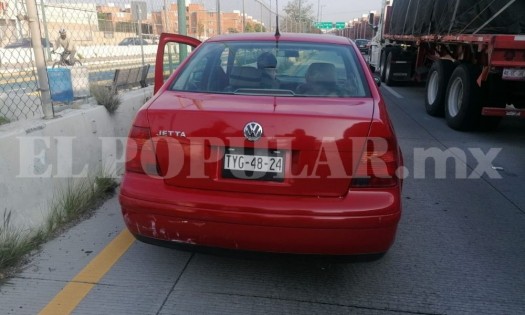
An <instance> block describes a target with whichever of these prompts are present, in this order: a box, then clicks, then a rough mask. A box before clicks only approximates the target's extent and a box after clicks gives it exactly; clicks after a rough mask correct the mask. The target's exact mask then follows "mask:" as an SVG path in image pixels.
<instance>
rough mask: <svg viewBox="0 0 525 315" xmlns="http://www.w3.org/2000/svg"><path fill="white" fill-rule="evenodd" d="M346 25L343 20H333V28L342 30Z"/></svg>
mask: <svg viewBox="0 0 525 315" xmlns="http://www.w3.org/2000/svg"><path fill="white" fill-rule="evenodd" d="M345 27H346V23H345V22H335V28H337V29H338V30H342V29H344V28H345Z"/></svg>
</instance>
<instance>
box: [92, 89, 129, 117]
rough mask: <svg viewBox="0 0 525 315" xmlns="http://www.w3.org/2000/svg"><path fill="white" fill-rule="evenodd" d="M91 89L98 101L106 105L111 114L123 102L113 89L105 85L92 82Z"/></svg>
mask: <svg viewBox="0 0 525 315" xmlns="http://www.w3.org/2000/svg"><path fill="white" fill-rule="evenodd" d="M90 90H91V94H92V95H93V97H95V100H96V101H97V103H98V104H100V105H104V106H105V107H106V109H107V110H108V112H109V113H110V114H113V113H114V112H115V111H116V110H117V109H118V108H119V106H120V104H121V102H122V101H121V100H120V97H119V96H118V94H115V93H113V92H112V91H111V89H108V88H107V87H105V86H101V85H97V84H92V85H91V86H90Z"/></svg>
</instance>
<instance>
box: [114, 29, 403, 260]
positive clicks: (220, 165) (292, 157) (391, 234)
mask: <svg viewBox="0 0 525 315" xmlns="http://www.w3.org/2000/svg"><path fill="white" fill-rule="evenodd" d="M172 41H176V42H184V43H186V44H189V43H190V44H193V45H195V46H196V45H198V42H196V40H194V39H190V38H187V37H184V36H180V35H172V34H163V35H162V36H161V38H160V44H159V54H158V58H157V61H158V62H162V60H163V57H162V54H161V50H162V51H163V50H164V49H163V45H165V43H168V42H172ZM276 41H278V43H277V44H278V46H277V48H273V47H272V46H271V45H274V43H275V42H276ZM225 42H227V43H228V45H229V46H228V47H230V48H229V51H230V54H233V55H234V56H231V58H229V59H228V62H233V60H234V59H235V58H237V56H236V55H235V54H239V56H241V57H242V58H240V57H239V59H235V60H237V61H236V62H238V60H247V61H246V65H245V66H249V65H250V64H251V62H252V60H251V59H250V58H252V57H251V55H250V54H249V53H250V52H251V50H249V49H248V48H247V49H246V51H245V52H243V53H244V54H243V53H241V51H242V49H243V46H242V45H243V43H245V42H247V43H249V44H250V45H252V46H253V45H255V49H257V44H258V43H262V44H261V45H262V46H261V47H262V48H261V50H268V49H269V48H268V47H270V48H272V49H273V50H272V51H273V52H275V54H276V55H279V49H281V50H282V49H285V50H286V47H292V46H286V44H287V43H294V45H296V46H297V47H304V48H303V49H304V51H303V50H300V52H301V53H299V54H292V53H289V54H288V55H287V54H284V56H286V58H288V57H289V56H293V57H292V58H289V59H288V61H289V62H290V63H293V66H296V69H297V73H300V72H301V71H300V70H301V69H303V70H304V68H301V67H302V66H303V65H302V64H301V60H307V62H308V63H310V64H311V63H314V62H319V61H320V60H321V59H322V58H323V56H325V57H326V56H328V55H329V53H330V52H331V51H330V50H327V52H324V51H322V49H317V50H321V53H320V54H319V55H316V56H314V57H312V59H315V60H314V61H308V58H310V57H304V55H308V54H307V53H311V54H313V52H315V51H317V50H316V49H312V50H311V51H310V50H308V47H309V45H310V44H312V45H314V44H315V45H318V44H326V43H328V44H330V45H334V47H336V46H337V49H339V50H338V51H339V52H341V51H343V53H342V56H345V57H344V58H347V56H351V57H349V58H350V59H351V60H350V59H349V60H346V59H344V68H343V70H344V71H342V72H341V71H340V70H341V67H340V65H339V68H338V69H339V70H338V74H337V76H338V80H337V84H336V85H337V86H338V87H342V89H343V90H344V92H341V93H339V92H338V93H339V94H333V93H332V94H326V96H323V95H310V94H307V95H300V94H297V93H298V92H296V93H294V91H298V90H295V89H292V88H291V86H294V84H298V85H300V84H301V83H304V82H303V80H304V79H303V77H302V76H299V75H298V76H293V77H292V76H291V75H287V76H283V77H282V78H281V81H280V84H281V87H282V86H286V88H282V89H281V87H280V90H278V91H274V90H265V89H259V88H257V89H253V88H249V89H244V90H243V89H242V88H240V89H237V90H235V91H234V92H232V90H231V89H225V90H224V91H222V90H221V91H220V92H214V91H208V90H206V91H201V90H202V89H201V86H200V85H199V87H194V85H196V84H202V85H204V83H202V82H203V81H206V78H205V77H203V78H201V77H199V78H198V79H196V80H195V82H193V83H192V84H193V85H190V88H188V89H187V90H186V88H181V87H182V86H183V85H182V84H179V83H178V82H185V81H183V77H184V71H189V70H188V69H196V67H197V66H195V65H192V62H191V60H192V58H199V53H200V52H199V50H201V49H203V51H205V49H206V48H203V47H204V46H205V45H209V46H208V49H211V48H209V47H212V48H213V47H215V48H217V47H219V48H220V44H221V43H225ZM213 43H216V44H218V45H216V46H211V45H213ZM235 45H239V46H238V47H240V48H238V50H236V49H237V48H235ZM264 45H267V46H264ZM268 45H270V46H268ZM283 47H284V48H283ZM316 47H317V46H316ZM319 47H321V48H322V47H323V46H319ZM326 47H329V46H326ZM299 49H300V48H299ZM345 49H348V53H347V52H345V51H344V50H345ZM210 51H212V50H210ZM232 51H233V53H232ZM323 54H324V55H323ZM159 56H160V57H159ZM330 56H331V55H330ZM336 56H338V55H336ZM201 57H202V53H201ZM210 59H213V58H211V57H210V58H208V59H204V60H210ZM326 59H328V58H326ZM290 60H292V61H290ZM321 61H323V62H324V63H330V62H333V63H334V64H336V66H337V61H331V60H328V62H325V60H321ZM350 61H351V62H353V63H351V62H350ZM207 62H208V61H207ZM282 62H283V63H284V61H282ZM294 62H295V63H294ZM201 64H202V62H201ZM341 64H342V63H341ZM293 66H292V70H293ZM160 67H162V64H161V65H160ZM192 67H193V68H192ZM222 68H223V69H226V71H225V74H226V75H229V76H230V79H229V82H230V83H231V82H234V81H233V79H232V77H233V70H230V69H231V68H232V67H230V66H222ZM156 69H157V70H158V69H159V64H157V65H156ZM160 69H162V68H160ZM287 69H290V67H288V68H287ZM327 69H328V68H327ZM348 69H353V70H352V71H355V73H354V72H352V71H350V70H348ZM203 71H204V72H205V71H206V70H203ZM230 71H232V72H231V73H230ZM190 73H193V72H190ZM307 75H308V74H307ZM341 75H343V77H344V78H346V77H348V78H353V79H355V80H356V81H359V80H361V81H359V82H360V84H357V86H358V88H356V89H354V90H355V91H360V92H355V93H357V94H356V95H355V96H354V95H351V94H349V93H350V92H348V91H350V89H349V88H348V89H347V88H346V85H347V84H348V85H350V84H354V83H353V82H350V81H352V80H350V79H348V80H346V79H345V80H341V78H340V77H341ZM159 77H160V78H156V82H155V84H156V88H155V89H156V90H157V91H158V92H157V93H156V95H155V96H154V97H153V98H152V99H151V100H150V101H149V102H148V103H147V104H145V105H144V106H143V107H142V108H141V110H140V111H139V112H138V113H137V117H136V118H135V121H134V123H133V127H132V130H131V132H130V137H129V140H128V146H127V160H128V162H127V164H126V173H125V175H124V178H123V182H122V187H121V191H120V203H121V206H122V212H123V215H124V219H125V222H126V225H127V227H128V228H129V230H130V231H131V232H132V233H133V234H134V235H136V236H137V237H138V238H140V239H151V240H159V241H166V242H172V243H183V244H191V245H197V246H207V247H219V248H227V249H242V250H253V251H264V252H281V253H302V254H331V255H348V254H371V253H384V252H386V251H387V250H388V249H389V247H390V246H391V245H392V243H393V241H394V238H395V234H396V229H397V224H398V221H399V219H400V216H401V199H400V194H401V186H402V180H401V179H400V178H399V177H398V176H397V175H398V173H397V171H398V169H399V168H400V167H401V166H402V156H401V152H400V149H399V146H398V144H397V141H396V137H395V134H394V131H393V128H392V126H391V123H390V120H389V118H388V113H387V111H386V107H385V104H384V101H383V99H382V96H381V94H380V92H379V90H378V88H377V86H376V84H375V82H374V79H373V77H372V75H371V73H370V71H369V70H368V68H367V65H366V62H365V60H364V59H363V57H362V56H361V54H360V53H359V51H358V49H357V47H356V46H355V45H354V44H353V43H351V42H350V41H349V40H347V39H345V38H340V37H335V36H325V35H305V34H283V35H282V36H280V37H275V36H273V35H271V34H257V35H251V34H240V35H223V36H218V37H216V38H213V39H211V40H209V41H208V42H206V43H205V44H203V45H200V46H199V47H197V49H196V50H195V51H193V52H192V53H191V54H190V56H189V57H188V58H187V59H186V60H185V61H184V62H183V63H182V64H181V65H180V66H179V68H178V69H177V70H176V71H175V72H174V73H173V74H172V75H171V76H170V77H169V78H168V79H167V81H166V82H165V83H164V84H163V82H162V76H159ZM356 78H357V79H356ZM177 80H178V81H177ZM187 80H190V79H187ZM285 80H287V81H285ZM188 82H189V81H188ZM211 83H213V84H215V83H217V82H215V81H212V82H211ZM307 83H308V80H307ZM161 84H163V85H162V87H161V86H160V85H161ZM177 84H179V85H177ZM187 85H188V84H186V85H184V86H187ZM199 89H201V90H199ZM354 90H352V91H354ZM327 93H328V92H327ZM249 122H256V123H258V124H259V125H260V126H261V127H262V128H264V131H263V133H262V136H261V138H260V139H258V140H256V141H252V140H248V136H247V135H246V131H245V128H246V126H247V124H248V123H249ZM231 152H241V153H231ZM258 152H259V153H258ZM260 152H263V153H260ZM252 154H256V155H258V156H259V157H260V156H266V155H267V154H268V156H269V157H271V156H273V155H272V154H274V155H275V159H270V158H269V159H268V160H262V159H259V160H257V159H255V158H254V159H250V157H251V155H252ZM227 155H230V156H227ZM240 156H242V157H243V158H244V157H246V158H247V159H248V160H250V161H251V162H252V163H253V162H254V161H255V160H257V161H259V162H260V161H270V160H272V163H273V162H275V161H281V162H282V163H284V166H283V167H282V169H281V168H279V169H280V170H282V173H279V172H278V171H276V172H275V173H273V172H270V171H268V172H266V171H264V172H257V171H256V172H246V171H231V172H232V173H231V174H233V176H232V175H231V174H230V173H229V171H228V172H226V171H225V170H224V168H225V167H226V161H225V160H226V159H227V158H230V157H232V158H236V157H240ZM280 158H282V160H280ZM243 161H244V160H243ZM246 163H248V162H246ZM260 163H262V162H260ZM268 163H269V162H268ZM242 165H244V164H242ZM242 165H241V167H242ZM261 165H262V164H261ZM248 167H250V166H248ZM252 167H254V168H255V169H261V168H259V166H255V165H252ZM263 169H265V170H268V169H267V168H264V167H263ZM235 172H237V173H235ZM238 172H241V173H242V174H244V175H245V178H241V177H237V175H236V174H238ZM228 174H230V175H228ZM259 174H260V176H265V175H267V174H269V175H271V176H270V179H269V180H267V179H264V180H263V178H262V177H258V176H259ZM275 174H281V175H279V176H282V177H279V178H277V177H278V176H275V178H273V177H272V176H274V175H275ZM256 175H257V176H256ZM264 178H266V177H264Z"/></svg>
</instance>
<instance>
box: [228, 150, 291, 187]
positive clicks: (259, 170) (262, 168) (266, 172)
mask: <svg viewBox="0 0 525 315" xmlns="http://www.w3.org/2000/svg"><path fill="white" fill-rule="evenodd" d="M284 168H285V160H284V154H283V152H282V151H279V150H262V149H257V150H254V149H239V148H228V149H227V150H226V153H225V154H224V160H223V170H222V175H223V177H225V178H236V179H251V180H268V181H283V180H284Z"/></svg>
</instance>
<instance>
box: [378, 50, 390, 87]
mask: <svg viewBox="0 0 525 315" xmlns="http://www.w3.org/2000/svg"><path fill="white" fill-rule="evenodd" d="M391 50H392V48H390V47H387V48H385V49H384V50H383V51H382V52H381V58H380V59H379V76H380V78H381V82H385V70H386V58H387V57H388V55H389V54H390V51H391Z"/></svg>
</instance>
